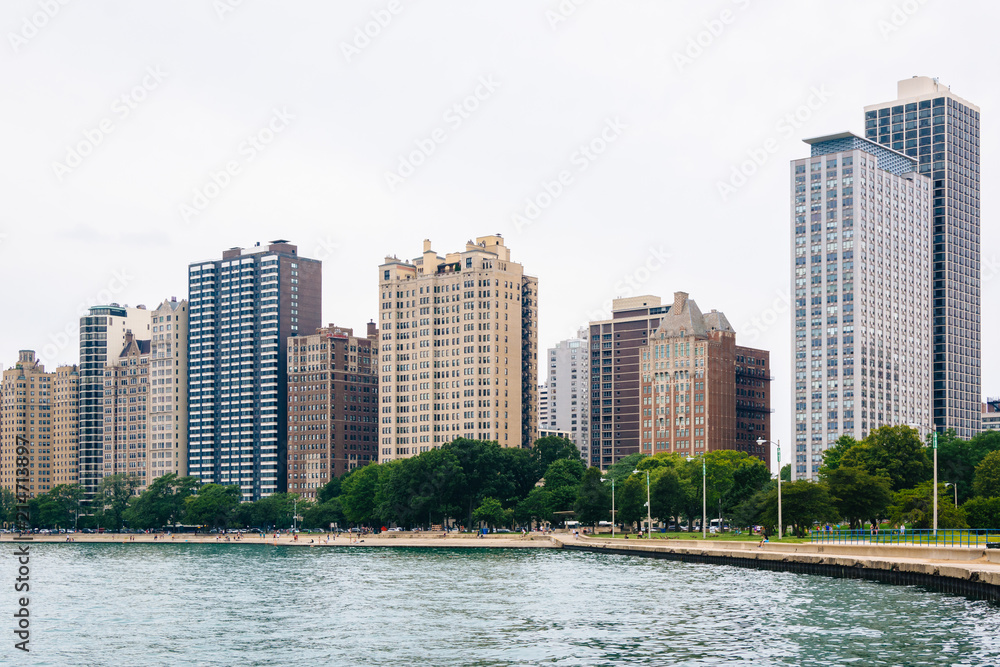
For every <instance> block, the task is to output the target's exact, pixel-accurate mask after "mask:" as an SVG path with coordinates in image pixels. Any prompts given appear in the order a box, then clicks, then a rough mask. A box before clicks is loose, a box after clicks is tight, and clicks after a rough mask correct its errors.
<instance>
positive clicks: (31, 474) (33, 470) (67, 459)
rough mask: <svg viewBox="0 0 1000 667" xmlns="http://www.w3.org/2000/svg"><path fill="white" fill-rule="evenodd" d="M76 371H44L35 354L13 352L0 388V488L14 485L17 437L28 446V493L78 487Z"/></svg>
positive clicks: (67, 369) (77, 376) (11, 487)
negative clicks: (12, 361)
mask: <svg viewBox="0 0 1000 667" xmlns="http://www.w3.org/2000/svg"><path fill="white" fill-rule="evenodd" d="M79 387H80V384H79V372H78V369H77V367H76V366H60V367H59V368H57V369H56V371H55V372H54V373H50V372H46V371H45V367H44V366H43V365H42V364H41V363H40V362H39V361H38V359H37V357H36V356H35V352H34V350H21V351H20V352H18V361H17V363H16V364H14V366H13V367H11V368H9V369H7V370H5V371H4V372H3V383H2V384H0V486H2V488H5V489H9V490H10V491H15V490H16V486H17V466H16V465H15V464H16V459H17V456H16V451H17V437H18V436H21V437H22V438H26V439H27V440H28V442H29V443H30V444H29V445H28V448H29V452H28V456H29V462H28V484H27V486H28V493H29V495H31V496H36V495H39V494H42V493H45V492H47V491H50V490H52V488H53V487H56V486H59V485H60V484H76V483H77V446H78V442H77V431H78V422H77V409H78V402H79Z"/></svg>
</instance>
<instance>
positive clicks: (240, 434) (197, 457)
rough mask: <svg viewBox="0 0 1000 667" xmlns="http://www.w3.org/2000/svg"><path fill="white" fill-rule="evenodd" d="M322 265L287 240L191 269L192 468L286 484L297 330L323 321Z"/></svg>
mask: <svg viewBox="0 0 1000 667" xmlns="http://www.w3.org/2000/svg"><path fill="white" fill-rule="evenodd" d="M321 278H322V264H321V262H319V261H318V260H314V259H307V258H304V257H300V256H299V254H298V248H297V247H296V246H294V245H292V244H290V243H288V242H287V241H284V240H277V241H273V242H271V244H270V245H268V246H266V247H261V246H260V245H259V244H258V245H257V246H256V247H254V248H250V249H246V250H244V249H241V248H231V249H229V250H226V251H225V252H223V254H222V259H220V260H211V261H206V262H195V263H192V264H191V265H190V266H189V267H188V304H189V313H188V315H189V320H188V474H189V475H191V476H193V477H197V478H199V479H200V480H201V481H202V482H203V483H209V482H211V483H216V484H224V485H232V484H238V485H239V486H240V488H241V489H242V497H243V500H258V499H260V498H262V497H264V496H268V495H270V494H272V493H276V492H279V491H284V490H285V483H286V480H287V477H286V471H285V463H286V460H287V449H286V446H287V441H286V437H287V428H286V425H287V423H288V414H287V410H288V386H287V375H286V373H287V358H286V355H287V348H286V341H287V339H288V337H289V336H293V335H298V333H299V332H300V331H315V330H316V329H317V328H319V326H320V322H321V320H320V306H321V302H322V291H321Z"/></svg>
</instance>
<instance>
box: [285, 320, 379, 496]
mask: <svg viewBox="0 0 1000 667" xmlns="http://www.w3.org/2000/svg"><path fill="white" fill-rule="evenodd" d="M378 430H379V426H378V329H377V328H376V326H375V323H374V322H369V323H368V331H367V335H366V336H365V337H364V338H362V337H360V336H355V335H354V330H353V329H349V328H345V327H338V326H336V325H334V324H330V325H327V326H326V327H323V328H321V329H317V330H316V332H315V333H313V334H308V335H303V336H292V337H290V338H289V339H288V462H287V470H288V473H287V474H288V490H289V491H290V492H292V493H297V494H299V495H301V496H304V497H306V498H315V497H316V489H318V488H320V487H321V486H323V485H324V484H326V483H327V482H329V481H330V478H331V477H340V476H342V475H343V474H344V473H346V472H347V471H349V470H354V469H355V468H357V467H359V466H365V465H368V464H369V463H372V462H376V461H378V447H379V444H378V438H379V434H378Z"/></svg>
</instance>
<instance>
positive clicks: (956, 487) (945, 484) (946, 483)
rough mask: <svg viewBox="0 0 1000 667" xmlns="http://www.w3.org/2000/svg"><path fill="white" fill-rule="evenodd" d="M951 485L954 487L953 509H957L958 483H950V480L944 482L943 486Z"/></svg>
mask: <svg viewBox="0 0 1000 667" xmlns="http://www.w3.org/2000/svg"><path fill="white" fill-rule="evenodd" d="M949 486H950V487H952V488H953V489H955V509H958V484H952V483H951V482H945V483H944V488H946V489H947V488H948V487H949Z"/></svg>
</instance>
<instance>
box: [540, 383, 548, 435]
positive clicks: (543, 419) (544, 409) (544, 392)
mask: <svg viewBox="0 0 1000 667" xmlns="http://www.w3.org/2000/svg"><path fill="white" fill-rule="evenodd" d="M538 428H539V430H541V429H547V428H549V384H548V382H543V383H542V384H540V385H538ZM538 437H539V438H541V437H543V436H542V435H541V434H539V436H538Z"/></svg>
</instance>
